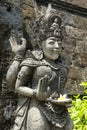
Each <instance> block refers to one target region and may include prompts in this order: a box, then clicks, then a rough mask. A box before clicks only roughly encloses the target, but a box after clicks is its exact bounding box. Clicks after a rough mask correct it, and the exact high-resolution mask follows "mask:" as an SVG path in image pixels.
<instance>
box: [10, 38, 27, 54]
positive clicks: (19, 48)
mask: <svg viewBox="0 0 87 130" xmlns="http://www.w3.org/2000/svg"><path fill="white" fill-rule="evenodd" d="M9 41H10V45H11V48H12V51H13V52H14V53H15V54H20V53H21V52H24V51H25V50H26V39H24V38H21V39H20V43H17V41H16V38H15V37H12V36H11V37H10V39H9Z"/></svg>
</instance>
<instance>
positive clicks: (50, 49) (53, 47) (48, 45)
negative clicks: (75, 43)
mask: <svg viewBox="0 0 87 130" xmlns="http://www.w3.org/2000/svg"><path fill="white" fill-rule="evenodd" d="M42 49H43V52H44V55H45V57H46V58H48V59H50V60H57V59H58V57H59V55H60V53H61V40H60V39H58V38H55V37H49V38H48V39H46V41H44V42H43V43H42Z"/></svg>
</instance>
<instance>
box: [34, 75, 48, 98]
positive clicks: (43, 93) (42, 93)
mask: <svg viewBox="0 0 87 130" xmlns="http://www.w3.org/2000/svg"><path fill="white" fill-rule="evenodd" d="M48 85H49V77H48V76H47V75H45V76H44V77H42V78H40V80H39V83H38V87H37V94H36V95H37V99H38V100H46V99H47V98H48V97H49V95H50V87H49V86H48Z"/></svg>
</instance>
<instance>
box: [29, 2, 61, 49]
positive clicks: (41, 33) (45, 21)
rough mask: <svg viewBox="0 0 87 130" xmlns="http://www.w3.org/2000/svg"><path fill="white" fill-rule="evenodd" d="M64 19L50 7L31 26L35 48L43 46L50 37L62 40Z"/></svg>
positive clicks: (31, 35)
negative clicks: (43, 42)
mask: <svg viewBox="0 0 87 130" xmlns="http://www.w3.org/2000/svg"><path fill="white" fill-rule="evenodd" d="M62 28H63V27H62V19H61V17H59V16H58V14H57V12H56V11H55V10H53V9H52V7H51V4H49V5H48V8H47V10H46V13H45V14H44V15H42V16H40V17H39V18H37V19H36V20H35V21H34V22H33V23H32V24H31V26H30V37H31V44H32V45H33V47H35V46H36V45H39V46H40V45H41V42H42V41H44V40H46V39H47V38H49V37H51V36H52V37H53V36H55V37H57V38H60V39H62V37H63V35H62Z"/></svg>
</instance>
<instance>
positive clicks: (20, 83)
mask: <svg viewBox="0 0 87 130" xmlns="http://www.w3.org/2000/svg"><path fill="white" fill-rule="evenodd" d="M32 74H33V68H29V67H27V66H23V67H22V68H21V70H20V71H19V73H18V76H17V80H16V84H15V90H16V92H18V94H21V95H23V96H27V97H30V98H33V97H34V93H35V90H34V89H32V88H31V86H30V87H28V83H29V82H31V77H32Z"/></svg>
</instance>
